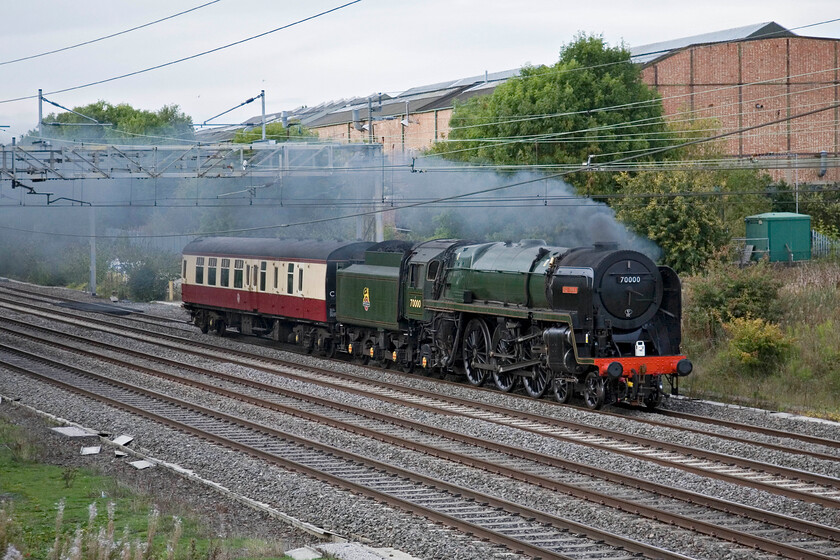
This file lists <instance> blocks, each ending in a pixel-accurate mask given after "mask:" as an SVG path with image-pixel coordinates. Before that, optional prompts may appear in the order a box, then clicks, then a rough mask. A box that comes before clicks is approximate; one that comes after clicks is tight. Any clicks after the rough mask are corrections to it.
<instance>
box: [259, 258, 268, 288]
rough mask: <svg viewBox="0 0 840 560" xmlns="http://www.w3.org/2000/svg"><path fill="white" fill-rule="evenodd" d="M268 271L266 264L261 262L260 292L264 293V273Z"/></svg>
mask: <svg viewBox="0 0 840 560" xmlns="http://www.w3.org/2000/svg"><path fill="white" fill-rule="evenodd" d="M267 269H268V263H267V262H265V261H263V262H262V263H260V291H261V292H264V291H265V271H266V270H267Z"/></svg>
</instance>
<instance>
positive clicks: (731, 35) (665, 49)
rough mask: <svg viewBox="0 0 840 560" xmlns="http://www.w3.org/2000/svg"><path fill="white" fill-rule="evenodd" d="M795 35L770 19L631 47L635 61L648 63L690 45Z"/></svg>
mask: <svg viewBox="0 0 840 560" xmlns="http://www.w3.org/2000/svg"><path fill="white" fill-rule="evenodd" d="M795 36H796V34H795V33H793V32H792V31H789V30H787V29H786V28H784V27H782V26H781V25H779V24H778V23H776V22H773V21H768V22H764V23H756V24H754V25H746V26H744V27H735V28H733V29H724V30H723V31H714V32H712V33H703V34H702V35H692V36H691V37H682V38H680V39H672V40H670V41H662V42H660V43H651V44H649V45H641V46H638V47H632V48H631V49H630V55H631V58H632V60H633V62H637V63H639V64H647V63H649V62H652V61H654V60H656V59H658V58H661V57H663V56H667V55H669V54H671V53H672V52H673V51H676V50H679V49H683V48H685V47H688V46H689V45H702V44H707V43H725V42H727V41H743V40H745V39H758V38H762V39H765V38H770V37H795Z"/></svg>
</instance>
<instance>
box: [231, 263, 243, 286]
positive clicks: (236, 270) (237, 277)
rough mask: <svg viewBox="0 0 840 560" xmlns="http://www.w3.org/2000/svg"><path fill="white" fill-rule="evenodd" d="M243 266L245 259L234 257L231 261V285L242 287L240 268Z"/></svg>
mask: <svg viewBox="0 0 840 560" xmlns="http://www.w3.org/2000/svg"><path fill="white" fill-rule="evenodd" d="M243 268H245V261H243V260H242V259H235V260H234V261H233V287H234V288H241V287H242V269H243Z"/></svg>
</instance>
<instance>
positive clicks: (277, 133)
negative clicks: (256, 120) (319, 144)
mask: <svg viewBox="0 0 840 560" xmlns="http://www.w3.org/2000/svg"><path fill="white" fill-rule="evenodd" d="M265 138H266V140H276V141H278V142H288V141H290V140H309V139H312V138H318V134H316V133H315V132H312V131H311V130H309V129H308V128H306V127H304V126H300V125H297V124H292V123H289V126H287V127H284V126H283V124H282V123H279V122H274V123H270V124H267V125H265ZM261 139H262V126H255V127H254V128H251V129H248V130H246V129H242V130H240V131H237V133H236V136H235V137H234V138H233V142H235V143H237V144H250V143H252V142H256V141H257V140H261Z"/></svg>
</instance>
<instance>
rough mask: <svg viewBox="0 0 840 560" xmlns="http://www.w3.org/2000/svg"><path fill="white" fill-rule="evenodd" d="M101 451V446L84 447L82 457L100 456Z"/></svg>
mask: <svg viewBox="0 0 840 560" xmlns="http://www.w3.org/2000/svg"><path fill="white" fill-rule="evenodd" d="M100 451H102V447H101V446H99V445H92V446H90V447H82V455H98V454H99V452H100Z"/></svg>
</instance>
